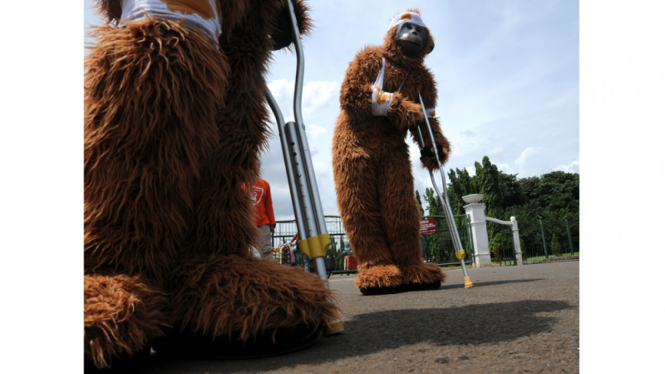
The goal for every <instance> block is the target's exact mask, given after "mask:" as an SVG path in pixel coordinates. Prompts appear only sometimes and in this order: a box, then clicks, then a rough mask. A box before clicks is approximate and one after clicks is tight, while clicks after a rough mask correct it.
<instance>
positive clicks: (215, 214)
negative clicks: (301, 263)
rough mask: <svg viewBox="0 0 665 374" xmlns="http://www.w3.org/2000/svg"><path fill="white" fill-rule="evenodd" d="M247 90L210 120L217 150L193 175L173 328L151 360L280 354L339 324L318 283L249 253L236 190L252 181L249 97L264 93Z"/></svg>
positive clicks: (254, 128) (260, 132)
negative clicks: (198, 174) (196, 179)
mask: <svg viewBox="0 0 665 374" xmlns="http://www.w3.org/2000/svg"><path fill="white" fill-rule="evenodd" d="M247 87H248V86H235V85H234V86H233V87H232V88H231V89H230V91H229V94H228V95H229V96H228V97H229V98H230V99H229V100H232V102H230V103H227V105H226V107H225V109H224V110H223V111H221V112H220V114H219V116H218V122H217V124H218V128H219V133H220V137H219V139H220V142H219V146H218V148H217V149H215V151H214V152H213V153H212V156H211V157H210V158H209V159H208V160H207V162H206V163H204V165H203V168H202V170H201V180H200V183H199V184H198V185H197V188H196V191H195V200H194V202H195V203H194V204H195V206H194V214H193V215H192V221H191V222H192V226H191V233H190V236H189V238H188V241H187V245H186V247H185V249H184V250H183V251H181V252H180V253H179V260H178V267H177V268H176V269H175V270H174V271H173V276H172V279H171V282H170V288H169V289H170V291H171V292H172V294H173V298H172V319H171V322H172V325H173V326H174V330H173V331H171V332H169V333H168V334H167V336H166V338H164V339H162V340H161V341H160V342H157V343H156V345H155V350H156V351H157V352H158V353H159V354H162V353H163V354H167V355H184V356H194V357H217V358H226V357H234V358H238V357H257V356H265V355H272V354H279V353H285V352H288V351H290V350H293V349H298V348H302V347H304V346H306V345H308V344H310V343H311V342H312V341H313V340H314V339H316V338H317V337H318V335H319V331H320V329H321V328H322V327H323V326H326V325H329V324H330V323H331V322H333V321H334V320H335V319H336V318H338V317H337V314H336V311H337V306H336V305H335V304H334V303H333V300H332V294H331V292H330V290H328V289H327V288H326V287H325V285H324V283H323V281H322V280H321V279H320V278H319V277H317V276H315V275H312V274H307V273H305V272H304V271H303V270H302V269H299V268H290V267H287V266H283V265H280V264H277V263H276V262H274V261H265V260H262V259H256V258H254V257H252V256H251V255H250V247H255V248H258V246H259V243H258V240H257V239H258V236H259V233H260V231H259V229H258V228H257V227H256V226H255V224H254V209H253V205H252V201H251V198H250V195H249V193H248V192H247V191H246V190H245V189H243V185H248V184H249V182H251V181H253V180H254V179H256V177H257V176H258V169H259V166H258V152H259V151H260V149H261V148H262V147H263V146H264V143H265V136H266V132H267V128H265V127H264V126H266V125H265V123H266V119H267V113H266V112H265V106H264V103H263V101H262V100H257V99H256V98H257V97H263V95H264V92H265V91H264V90H263V88H260V87H259V89H258V92H254V93H252V94H251V95H250V94H249V93H244V92H243V91H242V90H243V89H246V88H247ZM259 92H260V95H259ZM252 105H255V107H252ZM273 334H275V335H273ZM273 338H274V339H275V340H273Z"/></svg>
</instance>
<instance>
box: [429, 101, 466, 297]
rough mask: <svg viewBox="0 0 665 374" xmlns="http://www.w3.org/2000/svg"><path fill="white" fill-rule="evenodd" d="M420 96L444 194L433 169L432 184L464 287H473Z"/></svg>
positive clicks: (444, 177)
mask: <svg viewBox="0 0 665 374" xmlns="http://www.w3.org/2000/svg"><path fill="white" fill-rule="evenodd" d="M418 98H419V99H420V105H421V106H422V108H423V115H424V117H425V124H426V125H427V131H428V132H429V136H430V139H432V151H433V152H434V157H435V158H436V162H437V163H438V164H439V172H440V173H441V182H442V183H443V194H441V191H439V188H438V187H437V185H436V181H435V180H434V174H432V171H430V172H429V177H430V179H431V180H432V185H433V186H434V190H436V193H437V195H439V200H440V201H441V205H442V206H443V212H444V215H445V217H446V223H448V230H449V231H450V236H451V238H452V240H453V247H454V248H455V257H457V259H458V260H460V262H461V263H462V270H463V271H464V288H471V287H473V282H471V278H470V277H469V272H468V271H467V270H466V264H465V263H464V257H465V255H466V252H465V251H464V248H463V247H462V241H461V240H460V237H459V234H458V232H457V225H456V224H455V218H454V217H453V211H452V209H451V208H450V203H449V202H448V193H447V192H446V176H445V174H444V173H443V165H441V161H440V160H439V152H438V150H437V149H436V141H435V140H434V133H433V132H432V127H431V126H430V124H429V120H428V119H427V111H426V110H425V104H423V98H422V96H421V95H420V92H419V93H418ZM417 128H418V135H419V136H420V144H421V146H422V148H423V149H424V147H425V139H424V138H423V133H422V131H421V130H420V126H417Z"/></svg>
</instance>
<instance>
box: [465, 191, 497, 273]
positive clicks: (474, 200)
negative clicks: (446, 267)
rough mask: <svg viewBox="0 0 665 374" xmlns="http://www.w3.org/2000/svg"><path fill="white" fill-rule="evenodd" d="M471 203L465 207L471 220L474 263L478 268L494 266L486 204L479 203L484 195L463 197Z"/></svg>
mask: <svg viewBox="0 0 665 374" xmlns="http://www.w3.org/2000/svg"><path fill="white" fill-rule="evenodd" d="M462 199H463V200H464V201H466V202H467V203H469V205H465V206H464V210H465V211H466V214H467V215H468V216H469V218H470V222H469V224H470V225H471V233H472V237H473V252H474V263H473V266H474V267H476V268H481V267H489V266H492V255H491V254H490V245H489V241H488V239H487V222H486V220H485V204H482V203H479V201H480V200H482V199H483V195H482V194H474V195H466V196H462Z"/></svg>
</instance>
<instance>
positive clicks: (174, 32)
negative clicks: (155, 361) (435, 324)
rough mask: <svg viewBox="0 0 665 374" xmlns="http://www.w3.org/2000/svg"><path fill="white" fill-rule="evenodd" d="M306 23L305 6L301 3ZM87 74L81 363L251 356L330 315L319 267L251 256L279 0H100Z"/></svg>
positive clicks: (278, 38)
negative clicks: (101, 20)
mask: <svg viewBox="0 0 665 374" xmlns="http://www.w3.org/2000/svg"><path fill="white" fill-rule="evenodd" d="M294 3H295V4H294V5H295V10H296V14H297V18H298V23H299V25H298V26H299V28H300V30H301V31H302V32H305V33H306V32H307V30H308V29H310V27H311V25H310V20H309V18H308V16H307V8H306V6H305V4H304V2H303V1H302V0H296V1H295V2H294ZM98 6H99V7H100V11H101V13H102V14H103V16H104V17H105V18H106V19H107V21H108V22H107V24H106V25H103V26H100V27H98V28H96V30H95V32H94V34H95V36H96V43H95V45H94V46H92V47H91V51H90V53H89V55H88V56H87V57H86V73H85V119H84V122H85V129H84V135H85V165H84V174H85V205H84V206H85V208H84V209H85V212H84V223H85V229H84V230H85V237H84V332H85V333H84V343H85V348H84V352H85V359H86V366H87V365H92V366H93V367H97V368H102V369H103V368H109V367H110V366H114V367H117V366H122V365H124V364H125V363H127V362H130V361H135V360H136V358H137V357H144V356H145V355H146V354H147V353H149V352H150V348H151V347H152V348H153V349H154V350H155V351H156V352H157V354H167V355H169V356H173V355H181V356H191V357H221V358H225V357H231V358H238V357H260V356H266V355H272V354H280V353H285V352H288V351H291V350H295V349H299V348H302V347H304V346H307V345H309V344H311V343H312V342H313V341H314V340H315V339H316V338H317V337H318V336H319V332H320V330H321V328H322V327H323V326H329V325H330V323H331V321H333V320H334V319H336V318H337V317H336V315H337V306H336V305H335V304H334V303H333V299H332V295H331V293H330V291H329V290H328V289H327V288H326V287H325V285H324V283H323V281H322V280H321V279H320V278H319V277H317V276H315V275H311V274H307V273H306V272H304V271H303V270H302V269H299V268H290V267H286V266H281V265H279V264H277V263H275V262H272V261H267V260H261V259H256V258H253V257H252V256H251V255H250V250H249V249H250V248H251V247H253V246H254V247H256V246H257V245H258V243H257V239H256V238H257V237H258V229H257V228H256V226H255V225H254V216H253V214H254V213H253V209H252V208H253V207H252V202H251V198H250V196H249V194H248V193H246V192H245V191H244V190H243V188H242V186H243V184H249V183H250V182H251V181H253V180H255V179H256V178H257V177H258V176H259V152H260V151H262V150H263V149H265V147H266V146H267V142H266V137H267V135H268V132H269V129H268V127H267V119H268V113H267V109H266V106H265V104H264V97H265V91H266V82H265V78H264V75H265V73H266V69H267V63H268V60H269V58H270V54H271V51H272V50H276V49H279V48H282V47H286V46H288V45H289V44H290V43H291V41H292V40H291V39H290V38H291V34H290V30H289V29H288V28H286V29H284V27H283V26H284V25H287V26H288V18H286V17H288V13H287V12H288V8H287V7H286V6H285V3H284V2H283V1H281V0H223V1H222V0H219V1H218V0H190V1H185V0H99V1H98Z"/></svg>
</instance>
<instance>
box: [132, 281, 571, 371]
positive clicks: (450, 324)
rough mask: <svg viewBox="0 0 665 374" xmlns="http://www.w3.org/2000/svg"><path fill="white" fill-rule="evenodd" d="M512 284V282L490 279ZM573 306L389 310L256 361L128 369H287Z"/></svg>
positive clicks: (502, 337)
mask: <svg viewBox="0 0 665 374" xmlns="http://www.w3.org/2000/svg"><path fill="white" fill-rule="evenodd" d="M488 283H495V284H496V283H508V282H488ZM570 308H572V307H571V306H570V304H569V303H567V302H563V301H547V300H525V301H518V302H506V303H493V304H477V305H468V306H462V307H451V308H436V309H431V308H430V309H405V310H387V311H380V312H374V313H367V314H360V315H356V316H354V317H353V319H351V320H348V321H345V322H344V327H345V331H344V333H343V334H341V335H337V336H332V337H322V338H320V339H319V341H318V342H317V343H316V344H315V345H314V346H312V347H311V348H308V349H305V350H302V351H299V352H295V353H292V354H289V355H284V356H277V357H270V358H263V359H256V360H230V361H222V360H170V359H167V358H162V357H157V356H155V355H153V356H151V357H150V358H149V359H148V360H147V362H145V364H144V365H142V367H141V368H136V369H135V370H132V371H123V372H126V373H129V372H131V373H164V374H168V373H182V374H185V373H187V374H189V373H191V374H198V373H200V374H203V373H210V374H212V373H236V372H262V371H269V370H277V369H285V368H289V367H294V366H295V365H297V364H312V365H316V364H320V363H324V362H330V361H336V360H340V359H344V358H348V357H354V356H363V355H367V354H372V353H376V352H380V351H383V350H388V349H397V348H400V347H403V346H408V345H412V344H417V343H423V342H424V343H430V344H434V345H458V344H483V343H489V344H491V343H494V342H502V341H506V340H512V339H515V338H519V337H523V336H529V335H532V334H538V333H542V332H546V331H549V330H550V329H551V326H552V324H553V323H554V322H555V318H553V317H545V316H539V315H538V314H540V313H547V312H555V311H560V310H564V309H570Z"/></svg>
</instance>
